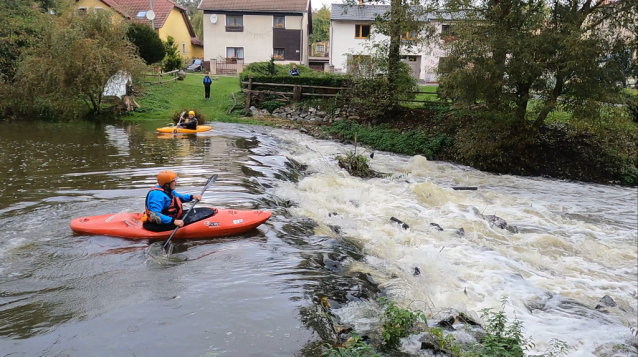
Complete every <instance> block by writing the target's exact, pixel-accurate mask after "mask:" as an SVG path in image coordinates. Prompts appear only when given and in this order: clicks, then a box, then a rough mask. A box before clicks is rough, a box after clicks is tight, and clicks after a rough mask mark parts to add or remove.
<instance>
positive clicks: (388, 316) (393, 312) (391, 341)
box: [380, 298, 427, 349]
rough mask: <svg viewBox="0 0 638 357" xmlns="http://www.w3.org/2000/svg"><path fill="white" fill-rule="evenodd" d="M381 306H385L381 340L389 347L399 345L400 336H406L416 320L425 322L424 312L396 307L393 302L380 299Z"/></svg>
mask: <svg viewBox="0 0 638 357" xmlns="http://www.w3.org/2000/svg"><path fill="white" fill-rule="evenodd" d="M380 302H381V306H383V307H384V308H385V311H384V312H383V316H382V317H381V324H382V327H383V334H382V335H383V340H384V341H385V346H386V347H387V348H389V349H397V348H399V347H400V346H401V338H403V337H408V336H409V335H410V334H411V333H412V331H413V329H414V326H415V324H416V323H417V321H419V320H421V321H423V322H424V323H426V324H427V319H426V317H425V314H423V312H421V311H417V312H413V311H410V310H407V309H402V308H400V307H398V306H397V305H396V304H395V303H394V302H392V301H390V300H388V299H386V298H381V299H380Z"/></svg>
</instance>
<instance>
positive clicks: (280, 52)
mask: <svg viewBox="0 0 638 357" xmlns="http://www.w3.org/2000/svg"><path fill="white" fill-rule="evenodd" d="M272 52H273V54H272V56H273V57H274V58H275V59H276V60H280V61H281V60H283V59H284V58H285V57H284V49H283V48H275V49H274V50H273V51H272Z"/></svg>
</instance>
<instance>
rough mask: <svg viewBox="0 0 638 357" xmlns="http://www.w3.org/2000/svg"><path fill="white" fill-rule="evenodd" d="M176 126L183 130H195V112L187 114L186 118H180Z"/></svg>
mask: <svg viewBox="0 0 638 357" xmlns="http://www.w3.org/2000/svg"><path fill="white" fill-rule="evenodd" d="M177 126H179V127H180V128H184V129H190V130H197V118H195V112H194V111H192V110H191V111H190V112H188V118H184V117H181V118H179V122H178V123H177Z"/></svg>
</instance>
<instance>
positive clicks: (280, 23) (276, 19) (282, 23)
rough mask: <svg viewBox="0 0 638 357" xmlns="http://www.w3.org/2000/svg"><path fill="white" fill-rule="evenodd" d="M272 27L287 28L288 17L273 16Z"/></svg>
mask: <svg viewBox="0 0 638 357" xmlns="http://www.w3.org/2000/svg"><path fill="white" fill-rule="evenodd" d="M272 27H276V28H285V27H286V17H285V16H273V17H272Z"/></svg>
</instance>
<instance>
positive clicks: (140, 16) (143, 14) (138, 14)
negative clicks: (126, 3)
mask: <svg viewBox="0 0 638 357" xmlns="http://www.w3.org/2000/svg"><path fill="white" fill-rule="evenodd" d="M135 17H136V18H138V19H143V18H145V17H146V11H138V12H137V15H135Z"/></svg>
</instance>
